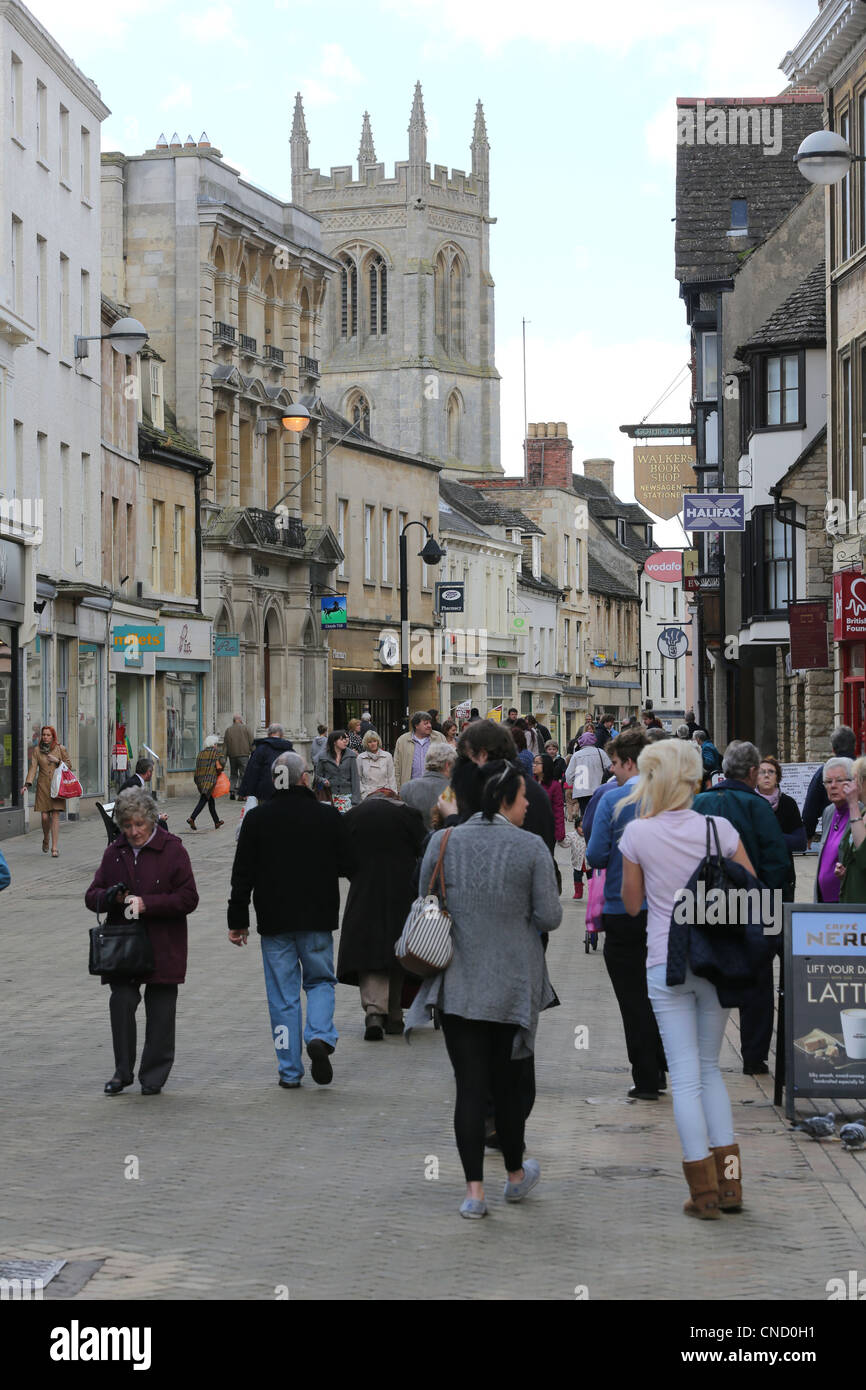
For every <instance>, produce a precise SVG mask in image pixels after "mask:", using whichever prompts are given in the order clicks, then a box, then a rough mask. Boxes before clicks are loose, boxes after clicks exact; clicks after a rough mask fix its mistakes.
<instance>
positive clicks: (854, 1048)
mask: <svg viewBox="0 0 866 1390" xmlns="http://www.w3.org/2000/svg"><path fill="white" fill-rule="evenodd" d="M842 1037H843V1038H844V1040H845V1051H846V1052H847V1053H848V1056H849V1057H851V1058H853V1059H854V1060H855V1061H860V1060H862V1059H864V1058H866V1009H843V1010H842Z"/></svg>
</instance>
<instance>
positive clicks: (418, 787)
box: [400, 743, 457, 830]
mask: <svg viewBox="0 0 866 1390" xmlns="http://www.w3.org/2000/svg"><path fill="white" fill-rule="evenodd" d="M456 761H457V749H456V748H454V747H453V746H452V745H451V744H450V743H431V745H430V747H429V748H428V749H427V757H426V758H425V760H424V772H423V774H422V775H421V776H420V777H416V778H415V779H414V780H413V781H410V782H404V783H403V786H402V787H401V788H400V797H401V799H402V800H403V801H405V802H406V805H407V806H414V807H415V810H416V811H420V812H421V815H422V817H423V819H424V826H425V829H427V830H431V829H432V822H431V819H430V817H431V816H432V814H433V807H434V806H435V805H436V802H437V801H438V800H439V798H440V796H441V795H442V793H443V792H444V790H445V788H446V787H447V786H448V785H449V783H450V781H451V769H452V768H453V766H454V764H455V762H456Z"/></svg>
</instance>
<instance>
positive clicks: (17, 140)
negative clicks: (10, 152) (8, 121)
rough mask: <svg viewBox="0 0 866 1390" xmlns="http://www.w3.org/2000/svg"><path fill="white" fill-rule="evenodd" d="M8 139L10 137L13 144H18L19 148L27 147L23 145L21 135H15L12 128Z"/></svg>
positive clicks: (24, 148)
mask: <svg viewBox="0 0 866 1390" xmlns="http://www.w3.org/2000/svg"><path fill="white" fill-rule="evenodd" d="M10 139H11V141H12V144H13V145H17V146H18V148H19V150H26V149H27V146H26V145H25V143H24V141H23V140H22V139H21V136H20V135H16V134H15V132H14V130H13V132H12V134H11V136H10Z"/></svg>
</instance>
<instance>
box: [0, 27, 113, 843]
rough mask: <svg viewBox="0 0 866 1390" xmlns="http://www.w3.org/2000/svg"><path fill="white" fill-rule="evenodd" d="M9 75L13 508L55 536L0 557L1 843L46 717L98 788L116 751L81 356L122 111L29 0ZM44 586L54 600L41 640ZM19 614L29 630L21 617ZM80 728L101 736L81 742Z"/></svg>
mask: <svg viewBox="0 0 866 1390" xmlns="http://www.w3.org/2000/svg"><path fill="white" fill-rule="evenodd" d="M0 72H2V81H0V89H2V91H3V94H4V99H3V102H2V104H0V206H2V209H3V214H2V216H3V224H2V232H0V247H2V253H0V491H2V493H3V495H4V498H5V499H7V502H6V506H7V509H8V506H9V501H8V499H16V501H20V502H21V511H22V513H23V516H24V520H25V521H26V520H27V518H28V505H27V504H28V501H29V516H30V519H31V521H32V522H38V520H39V506H40V504H41V505H42V526H43V529H44V534H43V535H41V536H40V534H39V528H38V525H37V526H36V528H35V531H34V530H32V529H31V533H30V534H29V535H24V536H22V539H24V540H25V541H28V542H29V543H30V544H29V545H28V547H27V553H26V554H25V556H24V562H23V563H21V561H20V559H19V558H18V557H16V556H15V555H13V553H12V552H11V551H8V550H4V557H5V559H4V562H3V563H0V580H2V581H3V582H0V684H5V682H6V680H7V679H8V680H11V679H12V673H13V672H14V673H15V674H19V673H20V675H21V676H23V692H24V695H23V709H22V710H21V716H20V719H19V728H17V729H15V728H12V727H11V723H10V720H9V719H8V718H6V719H5V722H4V718H5V716H6V715H8V714H11V709H12V708H14V702H11V704H10V702H9V701H7V700H5V699H3V695H2V690H0V735H2V737H3V740H4V758H3V762H4V764H5V765H6V766H7V767H9V769H10V772H11V771H13V770H14V769H15V768H17V769H18V771H16V772H15V775H14V776H10V775H9V773H7V772H3V773H0V835H2V834H4V833H5V834H8V833H12V831H13V829H21V828H23V819H24V818H23V807H22V805H21V801H20V794H19V792H18V788H19V786H20V785H21V782H22V781H23V777H22V776H20V775H18V772H20V769H21V767H22V765H23V761H24V758H25V756H26V755H27V754H28V753H29V745H30V743H31V740H32V737H33V734H34V733H35V734H36V736H37V737H38V731H39V728H40V725H41V724H43V723H48V724H52V725H54V727H55V728H56V729H57V733H58V737H59V738H60V739H61V741H62V742H63V743H65V744H66V746H67V747H68V748H69V751H70V754H71V756H72V758H73V761H74V762H75V764H76V770H77V771H78V773H79V776H80V778H81V781H82V785H83V786H84V791H85V795H89V796H96V795H101V794H104V792H105V788H106V776H107V768H106V763H107V753H108V750H107V748H106V747H105V741H104V740H103V739H101V738H99V737H93V733H94V731H97V730H99V729H101V728H102V727H103V725H104V720H105V692H106V670H107V660H106V656H107V653H106V641H107V612H108V601H107V599H106V597H105V593H104V591H103V589H102V574H101V571H102V556H101V547H100V543H99V534H100V531H99V521H100V460H101V453H100V370H99V369H100V353H99V349H98V347H97V346H96V344H91V345H90V347H91V351H90V353H89V355H88V356H87V357H84V358H81V359H79V360H77V359H76V357H75V354H74V345H73V344H74V338H75V336H76V335H78V334H82V335H87V334H99V332H100V254H101V249H100V248H101V235H100V198H99V191H100V180H99V146H100V124H101V122H102V121H103V120H104V119H105V117H106V116H107V115H108V108H107V107H106V106H105V105H104V103H103V102H102V101H101V100H100V96H99V92H98V90H97V88H96V86H95V85H94V83H93V82H91V81H90V80H89V79H88V78H87V77H85V76H84V74H83V73H82V72H80V71H79V69H78V68H77V67H76V66H75V64H74V63H73V62H72V61H71V59H70V58H69V57H67V55H66V54H65V53H64V52H63V50H62V49H61V48H60V47H59V46H58V44H57V43H55V41H54V40H53V39H52V37H51V35H50V34H48V33H47V32H46V31H45V29H43V28H42V26H41V25H40V24H39V23H38V22H37V20H36V19H34V17H33V16H32V15H31V14H30V12H29V11H28V10H27V9H25V8H24V6H23V5H21V4H19V3H18V0H0ZM26 530H27V528H26V527H25V528H24V531H25V532H26ZM37 542H41V543H38V544H37ZM5 544H6V543H5V542H4V545H5ZM34 566H35V576H34V572H33V570H34ZM19 571H20V577H19ZM4 576H8V578H7V579H4ZM34 578H35V587H36V595H35V597H36V598H37V599H38V600H39V601H40V602H42V601H43V600H44V607H43V609H42V612H41V615H40V618H39V633H38V637H37V636H36V634H35V632H34V616H35V615H34V610H33V600H34V594H33V587H34ZM16 586H17V589H18V590H19V591H20V592H19V593H18V595H17V597H18V603H17V604H16V603H15V602H14V599H15V597H16V595H15V593H14V592H13V590H14V589H15V588H16ZM7 593H8V597H9V599H10V600H13V601H12V602H11V604H7V603H6V602H4V600H5V599H6V597H7ZM16 606H17V607H19V608H20V610H21V612H20V621H19V622H18V623H17V624H16V623H15V622H14V619H13V615H12V613H11V612H9V611H7V609H9V608H10V607H16ZM4 625H5V626H4ZM10 628H11V629H14V630H13V631H11V632H10ZM2 644H6V645H9V646H10V653H9V660H8V661H7V660H6V659H5V658H6V655H7V653H6V651H5V646H4V645H2ZM19 660H20V661H21V663H22V664H23V671H20V668H19V667H18V662H19ZM7 672H8V673H9V674H8V676H7V675H6V673H7ZM80 675H81V679H80V680H79V676H80ZM80 729H87V730H89V731H90V733H89V734H88V735H87V736H85V737H84V738H83V739H81V740H80V739H79V730H80ZM4 779H5V780H4Z"/></svg>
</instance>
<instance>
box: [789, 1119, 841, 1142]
mask: <svg viewBox="0 0 866 1390" xmlns="http://www.w3.org/2000/svg"><path fill="white" fill-rule="evenodd" d="M794 1128H795V1129H800V1130H802V1131H803V1133H804V1134H808V1135H809V1138H810V1139H829V1138H830V1135H831V1134H832V1133H833V1131H834V1129H835V1128H836V1117H835V1115H811V1116H810V1117H809V1119H808V1120H801V1121H800V1123H799V1124H798V1125H794Z"/></svg>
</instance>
